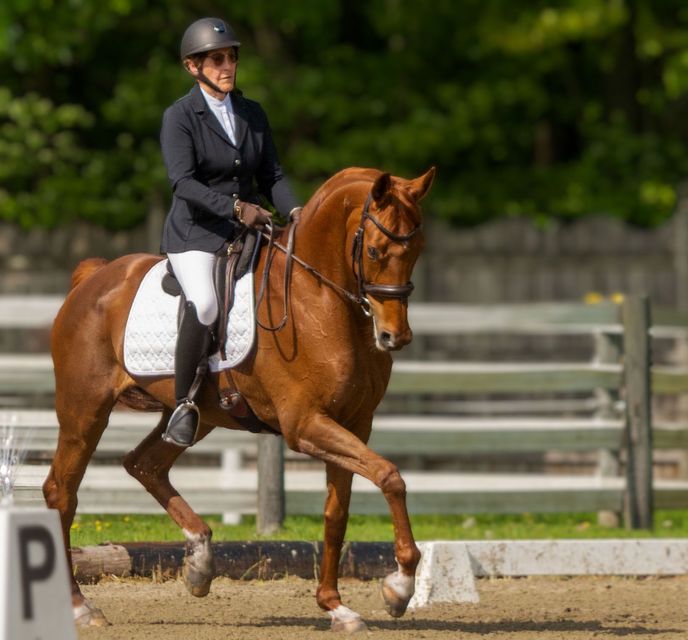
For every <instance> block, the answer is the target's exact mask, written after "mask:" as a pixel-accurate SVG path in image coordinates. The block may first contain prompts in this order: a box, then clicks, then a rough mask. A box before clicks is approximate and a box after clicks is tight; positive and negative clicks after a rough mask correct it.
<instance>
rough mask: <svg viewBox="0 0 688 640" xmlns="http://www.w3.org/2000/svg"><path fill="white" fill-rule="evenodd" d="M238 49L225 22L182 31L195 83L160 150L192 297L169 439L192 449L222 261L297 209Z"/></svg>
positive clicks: (172, 252)
mask: <svg viewBox="0 0 688 640" xmlns="http://www.w3.org/2000/svg"><path fill="white" fill-rule="evenodd" d="M240 46H241V43H240V42H239V41H238V40H237V37H236V35H235V33H234V31H233V30H232V28H231V27H230V26H229V25H228V24H227V23H226V22H224V21H223V20H220V19H218V18H202V19H200V20H197V21H196V22H194V23H192V24H191V25H190V26H189V27H188V28H187V29H186V31H185V32H184V36H183V37H182V42H181V51H180V53H181V59H182V63H183V65H184V67H185V68H186V70H187V71H188V72H189V73H190V74H191V75H192V76H193V78H194V80H195V82H196V84H195V85H194V87H193V88H192V89H191V91H190V92H189V93H188V94H187V95H186V96H184V97H182V98H180V99H179V100H177V101H176V102H175V103H174V104H172V105H171V106H170V107H169V108H168V109H167V110H166V111H165V114H164V116H163V122H162V130H161V133H160V144H161V147H162V155H163V158H164V161H165V166H166V167H167V174H168V177H169V180H170V183H171V185H172V193H173V197H172V205H171V207H170V210H169V212H168V214H167V218H166V220H165V225H164V229H163V234H162V243H161V252H162V253H166V254H167V257H168V259H169V261H170V263H171V265H172V269H173V270H174V273H175V275H176V277H177V279H178V280H179V284H180V285H181V288H182V290H183V292H184V295H185V297H186V303H185V306H184V308H183V310H182V312H181V320H180V323H179V331H178V336H177V345H176V350H175V398H176V401H177V408H176V409H175V411H174V413H173V414H172V416H171V417H170V420H169V422H168V424H167V429H166V431H165V433H164V434H163V439H164V440H166V441H168V442H172V443H174V444H176V445H178V446H181V447H188V446H189V445H191V444H193V441H194V438H195V435H196V430H197V428H198V423H199V420H200V415H199V411H198V407H197V406H196V404H195V402H194V400H195V395H196V391H197V390H196V389H192V386H195V385H194V380H195V378H196V370H197V368H198V365H199V362H200V361H202V360H203V358H204V356H205V355H206V353H207V350H208V348H209V346H210V342H211V333H210V329H211V327H212V325H213V323H214V322H215V320H216V319H217V316H218V303H217V300H216V297H215V291H214V288H213V264H214V261H215V256H216V255H217V254H219V253H221V252H222V251H223V250H224V249H225V248H226V243H227V241H228V240H231V239H232V238H233V237H234V236H235V235H236V233H237V231H238V230H239V228H240V225H245V226H247V227H252V228H255V229H263V228H264V227H265V226H266V225H268V224H270V222H271V213H270V212H269V211H267V210H266V209H264V208H263V207H261V206H260V204H259V202H260V200H259V195H260V196H263V197H264V198H265V199H266V200H267V201H268V202H269V203H270V204H271V205H272V206H273V207H274V208H275V209H276V211H277V212H278V213H280V215H283V216H291V215H292V214H293V213H295V211H296V210H298V209H299V208H300V207H299V203H298V201H297V200H296V198H295V196H294V194H293V192H292V190H291V187H290V185H289V182H288V180H287V179H286V177H285V175H284V173H283V172H282V168H281V167H280V163H279V159H278V156H277V151H276V149H275V144H274V142H273V139H272V135H271V132H270V125H269V124H268V120H267V117H266V115H265V112H264V111H263V109H262V108H261V106H260V105H259V104H258V103H257V102H254V101H252V100H249V99H247V98H245V97H243V95H242V93H241V91H239V90H238V89H237V88H236V72H237V60H238V57H239V47H240Z"/></svg>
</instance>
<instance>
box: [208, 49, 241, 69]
mask: <svg viewBox="0 0 688 640" xmlns="http://www.w3.org/2000/svg"><path fill="white" fill-rule="evenodd" d="M206 57H207V58H209V59H210V62H212V63H213V64H214V65H215V66H216V67H219V66H221V65H222V64H223V63H224V61H225V58H227V60H229V62H230V63H234V62H236V61H237V60H238V59H239V54H238V53H237V52H236V51H234V50H232V51H230V52H229V53H220V52H219V51H218V52H217V53H211V54H208V55H207V56H206Z"/></svg>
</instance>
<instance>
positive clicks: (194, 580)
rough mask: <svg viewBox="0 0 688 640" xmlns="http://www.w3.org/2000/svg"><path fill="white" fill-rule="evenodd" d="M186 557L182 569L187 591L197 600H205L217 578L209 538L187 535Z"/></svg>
mask: <svg viewBox="0 0 688 640" xmlns="http://www.w3.org/2000/svg"><path fill="white" fill-rule="evenodd" d="M186 537H187V549H186V557H185V558H184V566H183V567H182V578H184V585H185V586H186V590H187V591H188V592H189V593H190V594H191V595H192V596H196V597H197V598H203V597H204V596H207V595H208V592H209V591H210V584H211V583H212V581H213V578H214V577H215V561H214V560H213V549H212V547H211V546H210V537H209V536H194V535H192V534H187V536H186Z"/></svg>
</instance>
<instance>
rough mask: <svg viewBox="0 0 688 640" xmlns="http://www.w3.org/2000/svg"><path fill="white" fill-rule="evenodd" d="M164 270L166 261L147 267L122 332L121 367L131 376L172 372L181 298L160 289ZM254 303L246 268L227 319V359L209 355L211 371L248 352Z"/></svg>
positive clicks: (252, 336) (250, 274)
mask: <svg viewBox="0 0 688 640" xmlns="http://www.w3.org/2000/svg"><path fill="white" fill-rule="evenodd" d="M258 244H259V243H258ZM257 248H258V247H257ZM166 272H167V260H163V261H161V262H158V263H157V264H156V265H155V266H153V267H152V268H151V269H150V271H149V272H148V273H147V274H146V275H145V276H144V278H143V280H142V281H141V285H140V286H139V290H138V291H137V293H136V297H135V298H134V303H133V304H132V306H131V309H130V311H129V318H128V320H127V327H126V330H125V333H124V367H125V368H126V370H127V371H128V372H129V373H130V374H132V375H136V376H161V375H174V348H175V345H176V343H177V312H178V310H179V301H180V298H179V296H171V295H169V294H167V293H165V292H164V291H163V289H162V286H161V282H162V278H163V276H164V275H165V273H166ZM254 306H255V302H254V295H253V271H251V270H250V269H249V270H248V271H247V272H246V274H245V275H243V276H242V277H241V278H240V279H239V280H238V281H237V282H236V287H235V292H234V305H233V307H232V309H231V311H230V312H229V318H228V320H227V340H226V342H225V346H226V349H225V352H226V354H227V359H226V360H223V359H222V358H221V356H220V353H219V352H218V353H215V354H213V355H211V356H210V358H209V360H208V364H209V367H210V370H211V371H221V370H222V369H229V368H231V367H234V366H236V365H238V364H239V363H240V362H241V361H242V360H243V359H244V358H245V357H246V356H247V355H248V354H249V352H250V351H251V348H252V347H253V341H254V339H255V334H256V327H255V318H254Z"/></svg>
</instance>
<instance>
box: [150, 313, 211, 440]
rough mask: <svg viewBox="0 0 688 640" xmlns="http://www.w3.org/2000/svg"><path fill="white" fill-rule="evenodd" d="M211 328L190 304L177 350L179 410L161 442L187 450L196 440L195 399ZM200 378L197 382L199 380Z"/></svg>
mask: <svg viewBox="0 0 688 640" xmlns="http://www.w3.org/2000/svg"><path fill="white" fill-rule="evenodd" d="M210 339H211V336H210V328H209V327H207V326H206V325H204V324H203V323H202V322H200V321H199V319H198V315H197V314H196V306H195V305H194V303H193V302H187V303H186V304H185V305H184V310H183V311H182V320H181V322H180V323H179V331H178V334H177V346H176V348H175V352H174V368H175V372H174V395H175V399H176V400H177V408H176V409H175V410H174V413H173V414H172V415H171V416H170V420H169V422H168V423H167V429H166V430H165V433H163V435H162V439H163V440H165V441H166V442H171V443H172V444H176V445H178V446H180V447H188V446H190V445H192V444H193V442H194V439H195V438H196V431H197V429H198V423H199V421H200V414H199V412H198V407H197V406H196V403H195V399H196V394H197V392H198V389H199V388H200V386H201V384H200V383H201V380H202V376H203V374H204V373H205V367H199V365H201V364H205V356H207V352H208V347H209V346H210ZM197 377H198V378H199V379H198V380H196V378H197Z"/></svg>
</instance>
